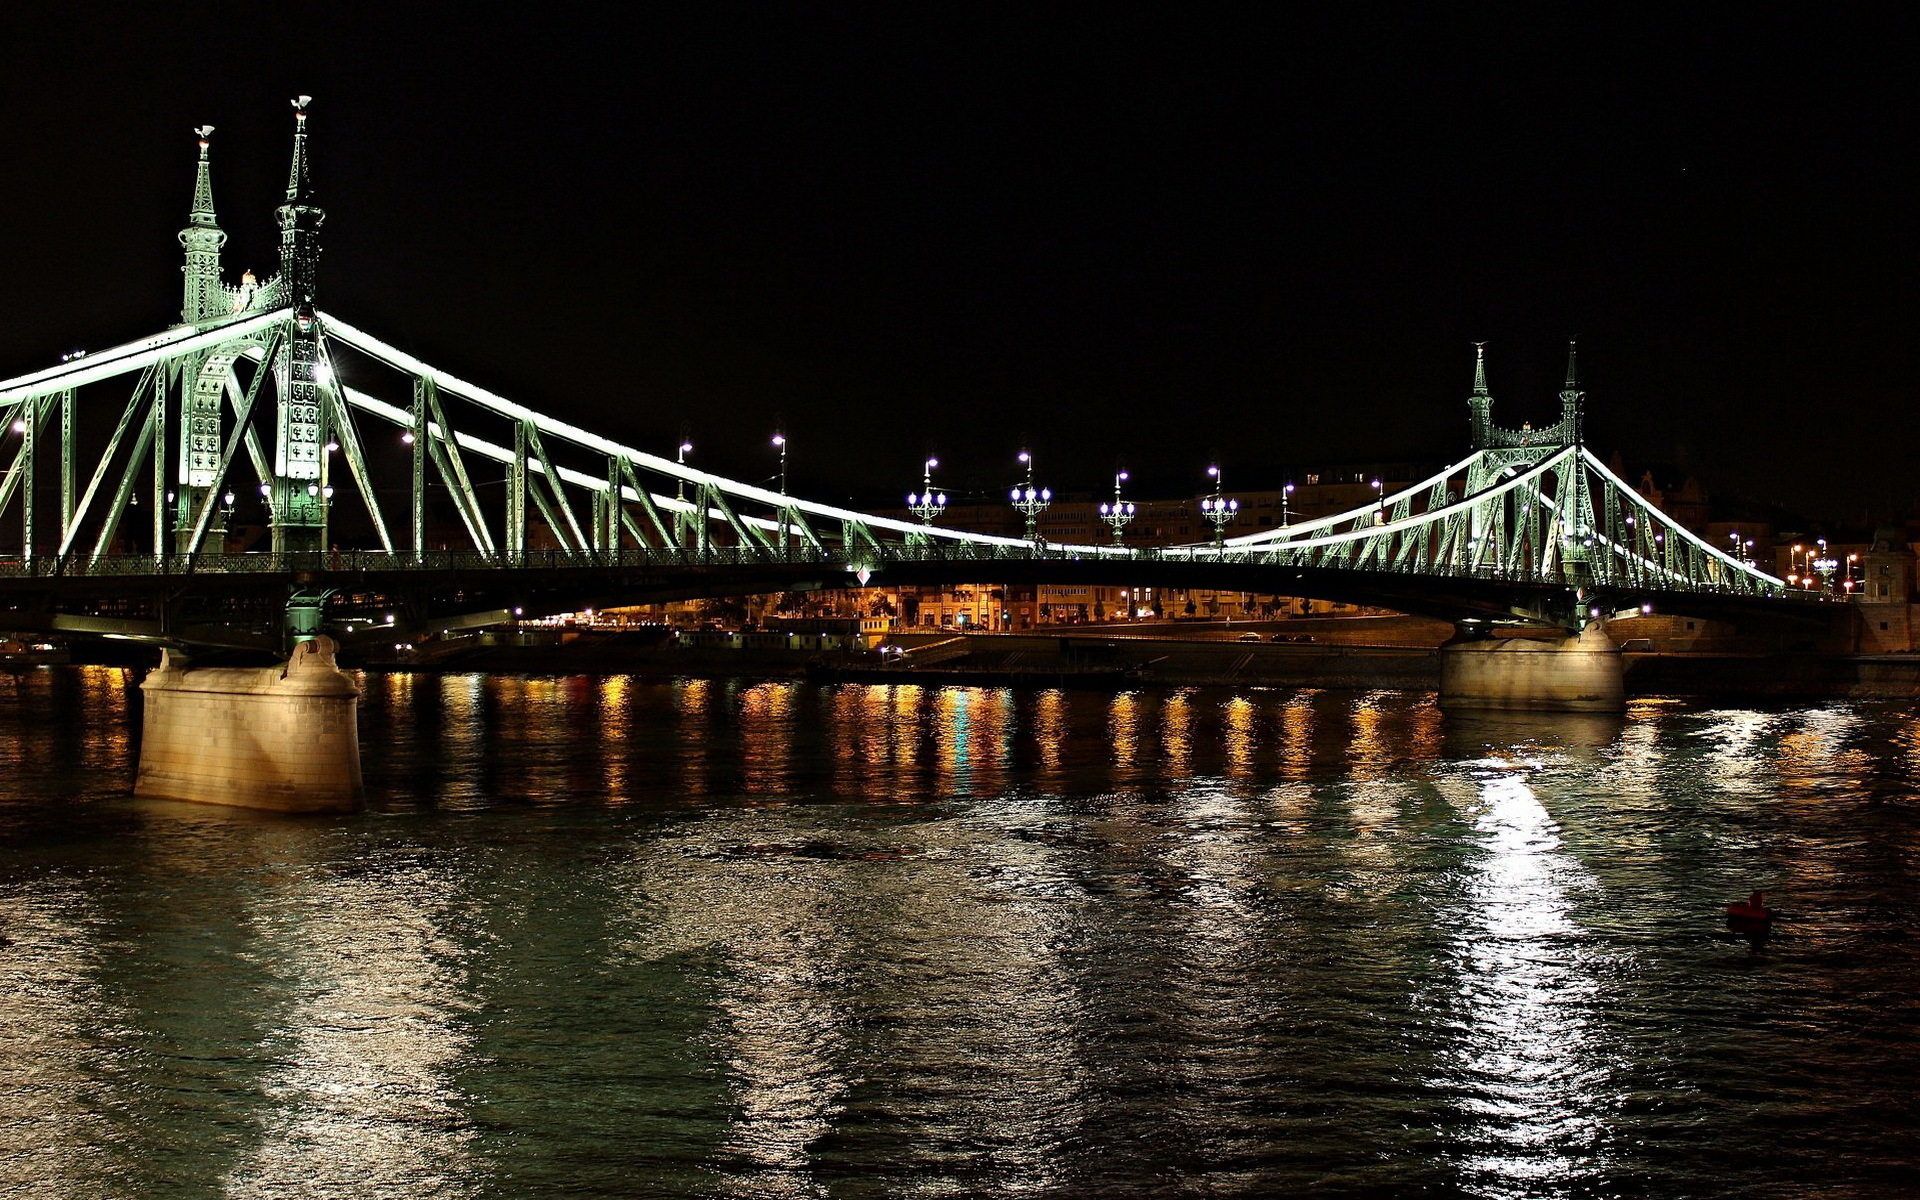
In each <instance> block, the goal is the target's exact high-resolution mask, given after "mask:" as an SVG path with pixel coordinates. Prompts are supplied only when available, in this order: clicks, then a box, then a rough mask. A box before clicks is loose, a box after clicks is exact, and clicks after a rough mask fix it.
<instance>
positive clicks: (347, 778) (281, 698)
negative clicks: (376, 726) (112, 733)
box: [133, 637, 364, 812]
mask: <svg viewBox="0 0 1920 1200" xmlns="http://www.w3.org/2000/svg"><path fill="white" fill-rule="evenodd" d="M334 650H335V643H334V641H333V639H332V638H328V637H316V638H314V639H313V640H312V641H308V642H302V643H300V644H299V645H297V646H295V647H294V650H293V654H292V655H291V656H290V657H289V658H288V660H287V662H286V663H285V664H284V665H282V666H279V667H214V668H205V669H199V670H196V669H194V667H193V665H192V664H191V663H190V662H189V661H188V660H187V659H186V658H185V656H183V655H180V654H177V653H175V652H173V651H165V652H163V654H162V657H161V659H160V667H159V669H158V670H156V671H154V672H153V673H152V674H150V675H148V676H147V678H146V679H145V681H143V682H142V683H141V684H140V690H141V691H142V692H144V693H145V695H146V716H145V719H144V721H143V724H142V726H141V738H140V771H139V775H138V777H137V778H136V779H135V781H134V785H133V792H134V795H136V796H150V797H154V798H160V799H168V800H193V801H198V802H201V803H204V804H228V805H233V806H236V807H240V808H262V809H270V810H273V811H276V812H351V811H354V810H355V809H357V808H359V807H360V804H361V801H362V798H363V795H364V793H363V790H362V787H361V782H360V730H359V711H358V710H359V703H360V689H359V687H358V686H357V685H356V684H355V683H354V681H353V679H352V677H351V676H349V675H347V673H346V672H344V671H342V670H341V669H340V668H339V666H338V665H336V664H335V662H334Z"/></svg>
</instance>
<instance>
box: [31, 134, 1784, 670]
mask: <svg viewBox="0 0 1920 1200" xmlns="http://www.w3.org/2000/svg"><path fill="white" fill-rule="evenodd" d="M295 108H296V111H295V127H294V143H293V158H292V167H291V170H290V172H289V177H288V182H287V190H286V197H285V202H284V203H283V204H281V205H280V206H279V207H278V208H277V209H276V211H275V219H276V221H277V224H278V227H279V230H280V238H281V249H280V269H279V271H278V272H277V273H276V274H274V275H273V276H272V277H270V278H268V279H265V280H255V279H254V278H253V277H252V276H251V275H246V276H243V277H242V278H241V280H240V281H239V282H238V283H227V282H223V279H222V275H221V267H220V251H221V246H222V244H223V243H224V241H225V239H226V234H225V233H224V232H223V231H222V230H221V228H220V226H219V224H218V222H217V220H216V217H215V211H214V205H213V192H212V186H211V180H210V175H209V161H208V148H209V140H208V135H209V134H210V133H211V128H210V127H203V128H202V129H200V130H199V131H197V132H198V134H199V139H198V146H199V160H198V168H197V175H196V180H195V187H194V193H193V202H192V208H191V212H190V216H189V219H188V223H187V226H186V228H184V229H183V230H181V232H180V235H179V237H180V242H181V245H182V247H183V248H184V250H185V267H184V297H183V305H182V310H181V322H180V324H178V325H176V326H174V327H173V328H171V329H169V330H167V331H166V332H163V333H160V334H158V335H156V336H154V337H151V338H148V339H146V340H144V341H139V342H135V343H131V344H128V345H123V346H116V347H114V348H112V349H109V350H103V351H98V352H94V353H89V354H85V355H83V356H73V357H70V358H69V359H68V360H67V361H64V362H62V363H60V364H59V365H57V366H53V367H49V368H47V369H44V370H40V371H35V372H31V373H28V374H25V375H21V376H18V377H16V378H13V379H9V380H6V381H5V382H4V383H0V417H4V420H5V423H6V428H7V429H8V430H9V431H10V434H11V441H12V449H11V454H10V455H7V456H6V459H5V476H4V480H3V481H0V519H4V520H6V521H8V522H9V523H11V522H13V521H15V520H17V521H18V522H19V525H18V528H19V529H20V531H21V539H20V542H19V544H18V549H17V552H8V551H4V550H0V625H9V626H13V627H16V628H22V629H45V630H49V631H56V632H59V631H64V632H67V633H73V634H117V635H120V636H133V637H140V638H145V639H151V640H155V641H159V642H163V643H170V644H173V645H177V646H191V645H237V646H280V645H282V644H283V639H286V638H291V639H293V640H299V639H303V638H305V637H307V636H310V635H312V634H315V633H318V632H321V631H323V630H324V631H326V632H328V633H330V634H331V635H333V636H334V637H335V638H336V639H337V640H340V641H344V642H347V643H351V642H353V641H354V640H356V639H358V638H367V637H378V638H380V639H382V640H386V641H391V640H394V639H395V638H396V636H400V637H404V636H409V635H411V634H413V633H416V632H419V631H423V630H428V629H449V628H459V627H472V626H476V625H484V624H489V623H494V622H499V621H503V620H506V619H508V618H509V617H510V615H511V614H513V613H515V612H516V611H518V612H522V613H524V614H525V615H528V616H534V615H541V614H546V613H552V612H560V611H568V610H575V609H579V608H583V607H589V606H598V607H604V606H608V605H613V604H619V603H641V602H648V601H656V600H664V599H671V598H687V597H693V596H701V595H729V594H743V593H750V592H769V591H780V590H806V589H813V588H839V587H848V586H859V585H865V584H868V583H872V582H877V583H883V584H889V585H897V584H929V583H946V582H970V581H978V580H980V579H982V578H984V577H990V578H991V579H993V580H994V581H996V582H1005V583H1010V584H1026V583H1090V584H1091V583H1107V584H1137V585H1148V586H1166V587H1181V588H1202V589H1215V590H1234V591H1249V592H1263V593H1270V594H1282V595H1293V596H1310V597H1316V598H1324V599H1334V600H1344V601H1350V602H1357V603H1365V604H1372V605H1379V606H1382V607H1390V608H1395V609H1399V610H1402V611H1407V612H1414V613H1423V614H1431V615H1435V616H1440V617H1445V618H1448V619H1452V620H1455V621H1456V622H1460V623H1461V624H1462V626H1463V628H1471V627H1473V626H1475V625H1476V624H1479V623H1482V622H1526V623H1532V624H1535V625H1539V626H1546V627H1557V628H1560V629H1563V630H1565V631H1568V632H1571V633H1577V632H1579V631H1580V630H1581V629H1582V628H1583V627H1584V626H1585V625H1586V624H1587V623H1588V622H1589V621H1590V620H1591V619H1592V618H1593V617H1595V616H1597V615H1607V614H1611V613H1613V612H1616V611H1620V610H1623V609H1627V608H1638V607H1639V606H1641V605H1643V604H1653V605H1655V606H1657V607H1659V608H1660V609H1662V610H1663V611H1675V610H1680V609H1684V610H1686V611H1689V612H1698V613H1702V614H1704V615H1716V614H1722V613H1732V612H1737V611H1739V610H1741V609H1743V608H1747V609H1750V608H1755V607H1759V608H1768V607H1780V606H1782V605H1787V604H1797V603H1800V601H1798V600H1796V599H1795V598H1793V597H1790V596H1789V595H1788V589H1787V588H1786V586H1785V584H1784V583H1783V582H1782V581H1781V580H1779V579H1776V578H1774V577H1773V576H1771V575H1768V574H1766V573H1764V572H1762V571H1759V570H1757V569H1755V568H1754V567H1753V566H1752V565H1751V564H1749V563H1745V562H1742V561H1739V560H1738V559H1736V558H1734V557H1732V556H1729V555H1728V554H1726V553H1725V552H1723V551H1721V550H1719V549H1716V548H1715V547H1713V546H1711V545H1709V544H1707V543H1706V542H1704V541H1703V540H1701V539H1700V538H1698V537H1696V536H1695V535H1694V534H1692V533H1691V532H1689V531H1688V530H1686V529H1684V528H1682V527H1681V526H1679V525H1678V524H1676V523H1675V522H1674V521H1673V520H1672V519H1671V518H1669V517H1668V516H1667V515H1666V514H1664V513H1662V512H1661V511H1659V510H1658V509H1656V508H1654V507H1653V506H1652V505H1650V504H1648V503H1647V502H1645V501H1644V500H1643V499H1642V498H1641V497H1640V496H1638V495H1637V494H1636V493H1635V492H1634V491H1633V489H1632V488H1631V487H1629V486H1628V485H1627V484H1626V483H1624V482H1623V481H1622V480H1620V479H1619V478H1618V477H1617V476H1615V475H1614V474H1613V472H1611V471H1610V470H1608V468H1607V467H1606V466H1605V464H1603V463H1602V462H1601V461H1600V460H1599V459H1598V458H1596V457H1595V456H1594V454H1593V453H1592V452H1591V451H1590V450H1588V449H1587V447H1586V446H1585V445H1584V443H1583V439H1582V431H1581V416H1582V399H1583V397H1582V393H1581V391H1580V390H1579V387H1578V384H1577V380H1576V377H1575V374H1574V372H1573V370H1572V363H1571V359H1570V361H1569V371H1568V377H1567V383H1566V389H1565V390H1564V391H1563V392H1562V393H1561V402H1562V413H1561V419H1560V421H1559V422H1558V423H1557V424H1554V425H1552V426H1550V427H1547V428H1541V429H1531V428H1525V429H1520V430H1510V429H1505V428H1501V427H1500V426H1497V425H1495V424H1494V422H1493V419H1492V413H1491V408H1492V400H1491V397H1490V394H1489V392H1488V389H1487V386H1486V374H1485V363H1484V361H1483V360H1477V361H1476V364H1475V376H1474V385H1473V391H1472V395H1471V398H1470V400H1469V411H1470V416H1471V433H1472V437H1471V452H1470V453H1468V454H1467V455H1466V456H1465V457H1464V458H1462V459H1460V461H1458V462H1456V463H1454V464H1452V465H1451V466H1448V467H1447V468H1445V469H1444V470H1441V471H1438V472H1436V473H1435V474H1434V475H1433V476H1432V477H1430V478H1428V479H1424V480H1421V481H1420V482H1418V483H1415V484H1413V485H1411V486H1409V487H1407V488H1405V489H1404V490H1401V491H1398V492H1396V493H1393V494H1388V495H1384V496H1382V497H1380V498H1379V499H1378V500H1377V501H1376V502H1374V503H1372V504H1369V505H1367V506H1365V507H1363V508H1360V509H1356V510H1354V511H1351V512H1347V513H1343V514H1340V515H1337V516H1330V517H1325V518H1321V519H1318V520H1311V521H1305V522H1299V523H1295V524H1291V525H1288V526H1286V527H1282V528H1278V529H1269V530H1265V531H1262V532H1260V533H1256V534H1250V535H1246V536H1237V537H1225V536H1218V537H1216V538H1214V539H1213V540H1211V541H1208V542H1203V543H1196V544H1193V545H1185V546H1174V547H1161V548H1154V549H1131V548H1124V547H1121V546H1119V545H1105V544H1088V545H1064V544H1048V543H1045V542H1043V541H1042V540H1041V539H1040V538H1039V537H1038V536H1029V537H1025V538H1016V537H1007V536H994V535H989V534H983V533H974V532H967V531H963V530H958V529H952V528H943V527H942V526H941V525H940V524H939V517H940V516H941V508H940V506H939V504H938V503H936V502H935V500H938V499H941V498H940V497H937V496H935V497H920V496H916V497H915V499H916V500H920V499H924V500H925V501H926V502H925V503H922V504H920V505H919V506H918V510H917V511H919V512H920V513H921V514H922V519H918V520H912V519H905V520H902V519H892V518H888V517H884V516H876V515H873V514H870V513H865V512H857V511H853V510H850V509H847V508H844V507H840V506H836V505H832V504H826V503H821V502H818V501H814V500H809V499H807V498H805V497H802V496H797V495H792V494H790V493H789V492H788V491H787V490H786V485H785V473H784V469H783V471H782V474H781V480H780V484H779V486H778V487H777V488H769V487H764V486H757V485H755V484H750V483H744V482H741V481H738V480H733V479H727V478H724V477H722V476H719V475H715V474H712V473H710V472H706V471H701V470H699V469H697V468H695V467H692V466H689V465H687V463H686V462H685V461H684V459H685V454H684V452H677V453H669V454H655V453H649V452H647V451H645V450H642V449H639V448H637V447H633V446H627V445H623V444H620V443H618V442H616V441H613V440H611V439H609V438H607V437H604V436H601V435H599V434H596V433H594V432H593V431H591V430H589V429H586V428H582V427H581V426H579V425H576V424H574V423H572V422H570V421H568V420H565V419H563V418H562V417H561V416H556V415H553V414H550V413H548V412H545V411H541V410H539V409H536V408H533V407H529V406H528V405H527V404H525V403H521V402H518V401H515V400H512V399H508V398H507V397H504V396H501V395H498V394H496V393H494V392H492V391H489V390H488V389H486V388H485V387H482V386H479V385H477V384H474V383H471V382H468V381H466V380H463V379H459V378H456V377H455V376H453V375H450V374H448V373H447V372H445V371H443V370H440V369H439V368H437V367H434V366H433V365H431V364H430V363H427V362H424V361H422V360H421V359H419V358H416V357H414V356H413V355H411V354H408V353H406V352H404V351H402V350H399V349H397V348H395V347H394V346H392V345H390V344H389V343H387V342H385V341H382V340H381V339H380V338H379V337H377V336H376V335H374V334H372V333H369V332H367V331H365V330H362V329H360V328H358V327H356V326H354V325H351V324H349V323H348V322H346V321H345V320H342V319H340V318H338V317H335V316H334V315H332V314H331V313H328V312H326V311H324V310H322V309H320V308H318V307H317V306H316V298H317V297H316V286H315V281H316V268H317V264H318V258H319V234H320V229H321V225H322V222H323V221H324V219H325V213H324V212H323V211H322V210H321V209H320V208H318V207H317V206H315V204H314V203H313V202H312V190H311V187H310V184H309V172H308V148H307V140H308V139H307V129H306V124H307V113H306V100H305V98H302V100H301V101H298V102H296V105H295ZM776 442H777V439H776ZM682 450H684V448H682ZM783 454H784V451H783ZM782 461H783V462H784V457H783V459H782ZM403 481H404V482H403ZM1010 482H1011V481H1010ZM430 491H431V493H432V494H433V495H435V496H436V497H449V498H450V501H451V510H452V520H451V522H447V521H440V522H438V523H436V525H435V528H434V529H433V530H432V531H431V533H430V531H429V521H428V518H429V506H428V496H429V493H430ZM1049 498H1050V497H1049V495H1048V494H1047V493H1045V492H1044V490H1041V489H1036V488H1035V486H1034V483H1033V475H1032V466H1031V461H1030V460H1029V463H1028V467H1027V474H1026V478H1025V479H1023V480H1021V481H1020V482H1019V483H1018V484H1017V485H1016V486H1015V487H1014V488H1013V490H1012V492H1011V494H1010V502H1011V503H1013V504H1014V506H1015V507H1016V508H1021V509H1022V510H1023V511H1024V512H1026V514H1027V516H1028V522H1027V528H1028V530H1029V534H1030V535H1032V534H1033V531H1034V530H1035V528H1036V525H1035V521H1034V519H1033V518H1034V517H1035V516H1036V515H1037V512H1038V510H1039V508H1041V507H1043V506H1044V505H1045V503H1046V502H1047V500H1048V499H1049ZM243 500H244V502H245V503H246V504H247V505H248V508H249V509H251V508H252V506H253V505H254V504H255V503H258V504H261V505H264V507H265V510H266V513H267V526H268V528H269V530H270V535H271V536H270V545H269V547H268V548H267V549H265V550H263V551H261V552H258V553H247V554H229V553H226V552H225V549H226V546H227V544H228V533H229V525H230V524H231V523H232V522H233V521H234V514H235V509H236V505H237V504H238V503H240V502H242V501H243ZM1115 500H1116V506H1118V501H1119V497H1118V495H1117V494H1116V497H1115ZM1230 503H1231V502H1230V498H1226V497H1222V496H1220V495H1219V494H1218V493H1217V492H1216V494H1215V495H1214V496H1213V497H1210V498H1209V501H1208V502H1206V505H1203V506H1222V505H1226V506H1229V507H1227V508H1226V509H1224V510H1219V509H1217V508H1216V509H1215V510H1214V511H1213V512H1212V514H1211V515H1214V516H1219V517H1222V518H1223V519H1222V520H1221V521H1220V522H1218V524H1219V525H1220V526H1221V527H1222V531H1223V533H1224V527H1225V526H1226V524H1227V522H1226V520H1225V518H1227V517H1230V515H1231V509H1230ZM1118 507H1119V511H1117V512H1116V513H1114V514H1113V516H1114V520H1115V521H1124V519H1125V511H1126V510H1125V509H1124V506H1118ZM349 523H350V524H351V526H352V527H353V528H354V529H355V530H356V531H359V530H370V534H369V535H368V536H367V537H366V538H364V539H362V538H360V537H358V536H356V537H354V538H352V539H349V540H352V541H355V542H358V543H362V544H367V545H377V547H378V549H371V550H369V549H356V550H350V551H344V552H343V551H339V550H336V549H335V548H334V546H335V542H336V537H335V528H336V526H340V525H346V524H349ZM449 530H451V531H452V532H451V533H449ZM1116 541H1118V539H1117V538H1116ZM449 542H451V543H452V544H451V547H449V545H448V543H449ZM530 546H541V547H547V548H541V549H530V548H529V547H530ZM8 610H10V611H8Z"/></svg>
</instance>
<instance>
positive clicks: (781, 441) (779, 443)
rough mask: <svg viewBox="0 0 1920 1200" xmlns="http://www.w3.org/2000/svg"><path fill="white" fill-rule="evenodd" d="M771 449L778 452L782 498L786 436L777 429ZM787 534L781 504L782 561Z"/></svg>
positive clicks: (785, 552) (785, 465)
mask: <svg viewBox="0 0 1920 1200" xmlns="http://www.w3.org/2000/svg"><path fill="white" fill-rule="evenodd" d="M773 448H774V449H775V450H778V451H779V452H780V495H781V496H782V497H783V498H784V497H785V496H786V494H787V435H786V434H784V433H781V432H780V431H779V430H777V429H776V430H774V431H773ZM788 532H789V530H788V525H787V506H786V505H785V504H782V505H781V506H780V557H781V558H782V559H785V558H786V557H787V536H788Z"/></svg>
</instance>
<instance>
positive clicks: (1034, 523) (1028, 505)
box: [1013, 450, 1053, 549]
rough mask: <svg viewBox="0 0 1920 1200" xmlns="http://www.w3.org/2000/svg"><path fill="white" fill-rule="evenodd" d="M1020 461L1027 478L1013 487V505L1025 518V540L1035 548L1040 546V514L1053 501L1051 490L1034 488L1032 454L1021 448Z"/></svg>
mask: <svg viewBox="0 0 1920 1200" xmlns="http://www.w3.org/2000/svg"><path fill="white" fill-rule="evenodd" d="M1020 462H1021V463H1022V465H1024V466H1025V467H1026V468H1027V478H1026V481H1025V482H1024V483H1022V484H1021V485H1020V486H1018V487H1016V488H1014V489H1013V507H1014V511H1015V512H1018V513H1019V514H1020V515H1021V516H1023V517H1025V518H1026V519H1027V540H1028V541H1029V542H1032V543H1033V544H1034V547H1035V548H1036V549H1037V548H1039V546H1040V514H1041V513H1043V512H1045V511H1047V506H1048V505H1050V504H1052V503H1053V492H1052V491H1051V490H1049V489H1047V488H1040V489H1038V490H1037V491H1036V490H1035V489H1034V486H1033V455H1032V454H1030V453H1028V452H1027V451H1025V450H1022V451H1021V452H1020Z"/></svg>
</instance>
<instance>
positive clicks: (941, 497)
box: [907, 457, 947, 525]
mask: <svg viewBox="0 0 1920 1200" xmlns="http://www.w3.org/2000/svg"><path fill="white" fill-rule="evenodd" d="M939 465H940V460H939V459H937V458H932V457H929V458H928V459H927V461H926V462H925V463H923V464H922V465H921V468H920V490H919V491H918V492H908V493H907V511H908V512H910V513H912V514H913V515H914V516H916V517H919V518H920V520H921V521H922V522H923V523H925V524H928V525H931V524H933V521H934V518H935V517H938V516H939V515H940V514H941V513H943V512H945V511H946V510H947V494H946V493H945V492H936V491H934V490H933V469H934V468H935V467H937V466H939Z"/></svg>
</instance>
